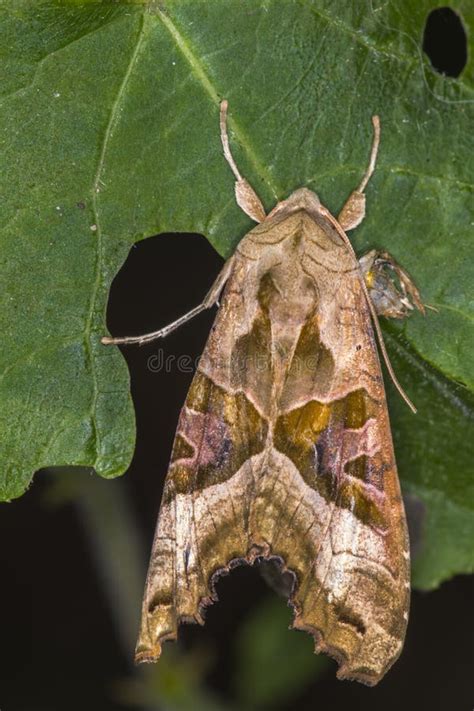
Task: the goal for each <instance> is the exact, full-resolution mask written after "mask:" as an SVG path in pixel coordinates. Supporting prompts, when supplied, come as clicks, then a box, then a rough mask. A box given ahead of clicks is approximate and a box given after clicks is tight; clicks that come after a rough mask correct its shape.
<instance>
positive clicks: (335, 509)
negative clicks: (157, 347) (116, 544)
mask: <svg viewBox="0 0 474 711" xmlns="http://www.w3.org/2000/svg"><path fill="white" fill-rule="evenodd" d="M372 122H373V128H374V138H373V143H372V149H371V153H370V160H369V163H368V167H367V170H366V173H365V175H364V177H363V179H362V182H361V183H360V185H359V187H358V188H357V189H356V190H355V191H354V192H353V193H352V194H351V195H350V197H349V199H348V200H347V202H346V204H345V205H344V207H343V208H342V211H341V212H340V214H339V215H338V217H337V218H336V217H334V216H333V215H332V214H331V213H330V212H329V210H328V209H327V208H326V207H324V205H322V203H321V202H320V200H319V198H318V196H317V195H316V194H315V193H314V192H312V191H310V190H308V189H306V188H301V189H299V190H296V191H295V192H294V193H293V194H292V195H290V197H289V198H288V199H286V200H283V201H282V202H279V203H278V204H277V205H276V207H274V208H273V210H272V211H271V212H270V213H269V214H268V215H266V214H265V210H264V208H263V205H262V203H261V201H260V199H259V198H258V196H257V195H256V193H255V191H254V190H253V189H252V187H251V186H250V184H249V183H248V182H247V181H246V180H245V179H244V178H243V177H242V175H241V174H240V172H239V170H238V168H237V166H236V164H235V161H234V159H233V157H232V154H231V151H230V147H229V139H228V132H227V102H226V101H223V102H222V104H221V113H220V129H221V140H222V146H223V152H224V156H225V158H226V160H227V162H228V164H229V166H230V168H231V169H232V171H233V173H234V176H235V179H236V183H235V195H236V200H237V203H238V205H239V206H240V207H241V208H242V210H243V211H244V212H245V213H246V214H247V215H248V216H249V217H251V218H252V219H253V220H254V221H255V222H256V223H258V224H257V226H256V227H254V228H253V229H252V230H251V231H250V232H249V233H248V234H247V235H246V236H245V237H244V238H243V239H242V240H241V242H240V244H239V245H238V247H237V249H236V251H235V253H234V255H233V256H232V257H231V258H230V259H229V260H228V261H227V262H226V263H225V265H224V267H223V269H222V271H221V273H220V274H219V276H218V277H217V279H216V281H215V283H214V285H213V287H212V288H211V290H210V291H209V293H208V295H207V296H206V298H205V299H204V301H203V302H202V304H200V305H199V306H197V307H196V308H195V309H193V310H192V311H190V312H189V313H188V314H186V315H184V316H183V317H181V318H180V319H178V320H177V321H175V322H174V323H172V324H170V325H168V326H166V327H165V328H162V329H160V330H158V331H155V332H153V333H150V334H146V335H143V336H136V337H125V338H108V337H107V338H104V339H103V342H104V343H114V344H118V343H125V344H127V343H145V342H147V341H151V340H153V339H155V338H160V337H163V336H166V335H167V334H168V333H170V331H172V330H174V329H175V328H177V327H178V326H180V325H182V324H183V323H184V322H185V321H187V320H189V319H190V318H192V317H193V316H195V315H196V314H197V313H199V312H200V311H202V310H203V309H206V308H209V307H210V306H212V305H213V304H216V303H217V302H218V300H220V306H219V310H218V313H217V317H216V320H215V323H214V326H213V328H212V331H211V334H210V336H209V339H208V342H207V345H206V347H205V350H204V353H203V355H202V357H201V359H200V362H199V367H198V368H197V371H196V374H195V376H194V379H193V382H192V385H191V388H190V390H189V393H188V396H187V398H186V402H185V404H184V407H183V409H182V411H181V414H180V418H179V423H178V428H177V432H176V437H175V441H174V445H173V451H172V455H171V463H170V466H169V471H168V474H167V477H166V482H165V487H164V493H163V498H162V502H161V509H160V513H159V517H158V523H157V527H156V534H155V538H154V542H153V549H152V553H151V560H150V565H149V571H148V576H147V581H146V587H145V593H144V599H143V611H142V622H141V631H140V635H139V639H138V643H137V648H136V659H137V661H154V660H156V659H157V658H158V657H159V656H160V653H161V645H162V643H163V641H164V640H169V639H176V637H177V631H178V625H179V624H180V623H181V622H198V623H200V624H203V622H204V618H203V614H204V610H205V608H206V607H207V606H208V605H209V604H210V603H211V602H213V601H215V600H216V593H215V582H216V580H217V578H218V577H219V576H220V575H222V574H223V573H225V572H228V571H229V570H230V569H231V568H232V567H234V566H235V565H237V564H241V563H249V564H252V563H254V562H255V561H257V560H262V559H263V560H265V559H267V560H268V559H272V560H276V561H278V562H279V564H280V566H281V570H282V571H291V573H292V576H293V577H292V579H293V580H294V583H293V589H292V591H291V594H290V597H289V602H290V604H291V605H292V607H293V610H294V619H293V627H294V628H296V629H301V630H306V631H307V632H309V633H311V634H312V635H313V637H314V639H315V651H316V652H326V653H328V654H329V655H330V656H332V657H334V658H335V659H336V660H337V662H338V663H339V668H338V672H337V675H338V677H339V678H340V679H355V680H357V681H360V682H363V683H365V684H369V685H373V684H376V683H377V682H378V681H379V680H380V679H381V677H382V676H383V675H384V674H385V672H386V671H387V670H388V668H389V667H390V666H391V665H392V664H393V662H394V661H395V660H396V659H397V657H398V656H399V654H400V651H401V649H402V646H403V641H404V637H405V630H406V626H407V620H408V610H409V596H410V577H409V575H410V573H409V564H410V554H409V545H408V535H407V527H406V520H405V513H404V508H403V502H402V498H401V494H400V485H399V482H398V476H397V470H396V464H395V458H394V452H393V444H392V437H391V432H390V424H389V418H388V412H387V404H386V399H385V391H384V385H383V380H382V374H381V368H380V362H379V357H378V351H377V343H376V339H375V334H376V335H377V336H378V341H379V347H380V350H381V353H382V355H383V357H384V359H385V362H386V364H387V367H388V370H389V373H390V375H391V377H392V380H393V381H394V382H395V384H396V385H397V387H398V389H399V390H400V392H401V394H402V396H403V397H404V398H405V400H406V401H407V403H408V404H409V405H410V407H411V408H412V409H414V408H413V405H412V404H411V402H410V401H409V400H408V397H407V396H406V395H405V394H404V392H403V390H402V389H401V387H400V385H399V383H398V381H397V379H396V377H395V374H394V372H393V369H392V367H391V365H390V361H389V359H388V356H387V353H386V350H385V346H384V343H383V338H382V335H381V331H380V326H379V323H378V315H383V316H388V317H395V318H403V317H405V316H406V315H408V314H409V313H410V311H411V310H413V308H414V307H416V308H418V309H419V310H420V311H422V312H423V311H424V307H423V304H422V302H421V299H420V295H419V293H418V290H417V288H416V287H415V285H414V283H413V282H412V281H411V279H410V277H409V276H408V274H407V273H406V272H405V271H404V270H403V269H402V268H401V267H400V266H399V265H398V264H397V263H396V262H395V260H394V259H393V258H392V257H391V256H390V255H389V254H387V253H385V252H381V253H380V252H376V251H372V252H369V254H367V255H365V256H364V257H362V258H361V259H360V260H358V259H357V257H356V255H355V253H354V250H353V248H352V246H351V243H350V241H349V239H348V237H347V234H346V233H347V232H348V231H349V230H352V229H354V228H355V227H357V225H359V224H360V222H361V221H362V219H363V218H364V215H365V189H366V186H367V183H368V181H369V179H370V177H371V175H372V173H373V171H374V168H375V162H376V157H377V152H378V147H379V141H380V122H379V119H378V117H377V116H374V117H373V119H372ZM374 331H375V333H374Z"/></svg>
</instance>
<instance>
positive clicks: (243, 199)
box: [220, 100, 266, 222]
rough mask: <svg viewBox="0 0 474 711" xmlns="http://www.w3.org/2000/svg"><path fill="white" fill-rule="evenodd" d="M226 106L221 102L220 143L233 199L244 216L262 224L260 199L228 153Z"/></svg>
mask: <svg viewBox="0 0 474 711" xmlns="http://www.w3.org/2000/svg"><path fill="white" fill-rule="evenodd" d="M227 106H228V104H227V101H225V100H224V101H221V113H220V127H221V141H222V148H223V150H224V156H225V159H226V161H227V162H228V164H229V165H230V168H231V170H232V172H233V174H234V175H235V199H236V201H237V205H238V206H239V207H240V208H241V209H242V210H243V211H244V212H245V214H246V215H248V216H249V217H251V218H252V220H255V222H263V221H264V219H265V217H266V214H265V210H264V207H263V205H262V203H261V201H260V198H259V197H258V195H257V193H256V192H255V190H254V189H253V188H252V186H251V185H250V183H248V182H247V181H246V180H245V178H243V177H242V176H241V174H240V171H239V169H238V168H237V165H236V163H235V161H234V158H233V157H232V153H231V152H230V146H229V136H228V133H227Z"/></svg>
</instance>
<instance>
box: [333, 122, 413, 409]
mask: <svg viewBox="0 0 474 711" xmlns="http://www.w3.org/2000/svg"><path fill="white" fill-rule="evenodd" d="M375 118H378V117H377V116H374V119H375ZM374 127H375V123H374ZM375 145H376V139H374V146H375ZM377 145H378V144H377ZM374 146H372V154H371V157H370V160H371V163H372V158H374V160H375V156H376V155H377V151H376V150H375V152H374ZM366 175H368V176H369V178H370V165H369V169H368V170H367V174H366ZM364 179H365V178H364ZM320 212H321V214H323V215H324V216H325V217H327V219H328V220H329V222H331V224H332V225H333V226H334V228H335V229H336V230H337V232H338V234H339V235H340V237H341V238H342V239H343V240H344V242H345V244H346V245H347V247H348V249H349V251H350V252H351V254H352V256H353V257H354V261H355V263H356V265H357V269H358V273H359V279H360V283H361V286H362V291H363V292H364V294H365V298H366V301H367V305H368V307H369V310H370V313H371V316H372V321H373V323H374V327H375V332H376V334H377V339H378V342H379V346H380V350H381V352H382V356H383V359H384V362H385V365H386V366H387V370H388V373H389V375H390V378H391V380H392V382H393V384H394V385H395V387H396V388H397V390H398V392H399V393H400V395H401V396H402V398H403V399H404V400H405V402H406V404H407V405H408V407H409V408H410V410H411V411H412V412H413V413H414V414H415V415H416V412H417V410H416V407H415V406H414V404H413V403H412V401H411V400H410V398H409V397H408V395H407V394H406V392H405V391H404V389H403V388H402V386H401V385H400V383H399V381H398V378H397V376H396V375H395V371H394V369H393V366H392V364H391V362H390V358H389V357H388V353H387V349H386V347H385V341H384V340H383V334H382V329H381V328H380V323H379V319H378V316H377V312H376V310H375V307H374V305H373V303H372V299H371V298H370V295H369V291H368V289H367V286H366V283H365V281H364V277H363V275H362V273H361V270H360V266H359V262H358V261H357V256H356V253H355V252H354V247H353V246H352V244H351V241H350V239H349V237H348V236H347V235H346V233H345V232H344V230H343V229H342V227H341V225H340V224H339V222H338V221H337V220H336V218H335V217H333V215H331V213H330V212H329V210H328V209H327V208H325V207H324V206H323V205H321V207H320Z"/></svg>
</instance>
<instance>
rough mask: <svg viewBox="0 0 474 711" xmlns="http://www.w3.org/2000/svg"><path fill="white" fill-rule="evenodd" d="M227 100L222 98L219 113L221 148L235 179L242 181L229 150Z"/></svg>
mask: <svg viewBox="0 0 474 711" xmlns="http://www.w3.org/2000/svg"><path fill="white" fill-rule="evenodd" d="M228 105H229V104H228V102H227V99H224V100H223V101H221V113H220V127H221V142H222V148H223V150H224V156H225V159H226V161H227V162H228V164H229V165H230V168H231V170H232V172H233V174H234V175H235V178H236V180H237V181H242V180H243V178H242V176H241V174H240V171H239V169H238V168H237V164H236V162H235V160H234V158H233V156H232V153H231V152H230V145H229V136H228V133H227V107H228Z"/></svg>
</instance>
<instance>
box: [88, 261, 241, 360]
mask: <svg viewBox="0 0 474 711" xmlns="http://www.w3.org/2000/svg"><path fill="white" fill-rule="evenodd" d="M233 262H234V257H230V259H228V260H227V262H226V263H225V264H224V266H223V268H222V269H221V271H220V272H219V274H218V276H217V279H216V280H215V282H214V284H213V285H212V286H211V288H210V289H209V291H208V293H207V294H206V296H205V298H204V300H203V301H202V302H201V303H200V304H199V305H198V306H195V307H194V309H191V311H188V313H186V314H184V315H183V316H180V318H178V319H176V321H173V323H170V324H168V325H167V326H164V327H163V328H160V329H159V330H158V331H153V332H152V333H145V334H143V335H142V336H122V337H119V338H111V337H110V336H104V337H103V338H102V339H101V342H102V343H103V344H104V345H106V346H109V345H114V346H115V345H118V344H121V343H122V344H123V343H127V344H130V343H138V344H139V345H142V343H149V342H150V341H154V340H156V339H157V338H164V337H165V336H167V335H168V334H169V333H171V332H172V331H175V330H176V329H177V328H179V327H180V326H182V325H183V324H184V323H186V322H187V321H190V320H191V319H192V318H194V317H195V316H197V315H198V314H200V313H201V312H202V311H205V310H206V309H209V308H211V306H214V304H215V303H217V300H218V298H219V295H220V293H221V291H222V289H223V288H224V286H225V283H226V281H227V279H228V278H229V275H230V272H231V269H232V265H233Z"/></svg>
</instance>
